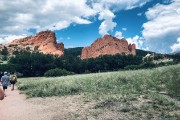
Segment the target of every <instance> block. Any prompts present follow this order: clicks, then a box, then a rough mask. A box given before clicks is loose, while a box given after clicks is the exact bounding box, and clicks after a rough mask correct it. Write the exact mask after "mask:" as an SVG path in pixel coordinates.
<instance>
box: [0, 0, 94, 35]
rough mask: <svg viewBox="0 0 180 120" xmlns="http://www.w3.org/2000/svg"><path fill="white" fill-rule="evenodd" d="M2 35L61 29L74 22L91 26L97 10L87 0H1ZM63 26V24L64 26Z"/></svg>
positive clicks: (0, 23)
mask: <svg viewBox="0 0 180 120" xmlns="http://www.w3.org/2000/svg"><path fill="white" fill-rule="evenodd" d="M1 5H2V6H1V7H0V14H1V16H0V26H1V29H0V33H1V34H6V35H9V34H16V35H21V34H24V33H26V32H27V31H28V29H30V28H35V29H38V31H40V30H46V29H50V30H60V29H64V28H67V27H69V25H70V24H71V23H76V24H90V23H91V22H90V21H89V20H88V19H89V17H91V16H94V15H96V14H97V13H96V11H95V10H93V9H92V8H90V7H89V6H88V5H87V4H86V0H78V2H77V0H61V1H59V0H43V1H42V0H13V1H7V0H1ZM60 24H61V25H60Z"/></svg>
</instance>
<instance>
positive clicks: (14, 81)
mask: <svg viewBox="0 0 180 120" xmlns="http://www.w3.org/2000/svg"><path fill="white" fill-rule="evenodd" d="M16 82H17V76H16V73H14V74H13V75H12V76H11V81H10V83H11V84H12V89H11V90H14V85H15V84H16Z"/></svg>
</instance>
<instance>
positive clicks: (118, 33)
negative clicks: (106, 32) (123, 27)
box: [114, 31, 123, 39]
mask: <svg viewBox="0 0 180 120" xmlns="http://www.w3.org/2000/svg"><path fill="white" fill-rule="evenodd" d="M114 36H115V37H117V38H119V39H121V38H123V35H122V32H120V31H116V32H115V35H114Z"/></svg>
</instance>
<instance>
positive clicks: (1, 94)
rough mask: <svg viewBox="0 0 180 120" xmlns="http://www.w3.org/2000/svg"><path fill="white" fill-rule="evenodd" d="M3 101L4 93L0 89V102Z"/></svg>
mask: <svg viewBox="0 0 180 120" xmlns="http://www.w3.org/2000/svg"><path fill="white" fill-rule="evenodd" d="M3 99H4V91H3V90H2V89H1V88H0V100H3Z"/></svg>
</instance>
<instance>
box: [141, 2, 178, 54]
mask: <svg viewBox="0 0 180 120" xmlns="http://www.w3.org/2000/svg"><path fill="white" fill-rule="evenodd" d="M179 6H180V1H179V0H173V2H172V3H171V4H169V5H162V4H157V5H155V6H154V7H152V8H150V9H149V10H148V11H147V12H146V17H147V19H148V20H149V21H148V22H146V23H144V24H143V28H144V29H143V31H142V34H143V37H144V38H145V39H146V42H147V45H148V47H149V49H150V50H152V51H156V52H161V53H170V52H171V51H172V49H171V46H172V45H174V44H175V43H176V40H177V38H179V37H180V32H179V31H180V21H179V20H180V14H179V13H178V9H179Z"/></svg>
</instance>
